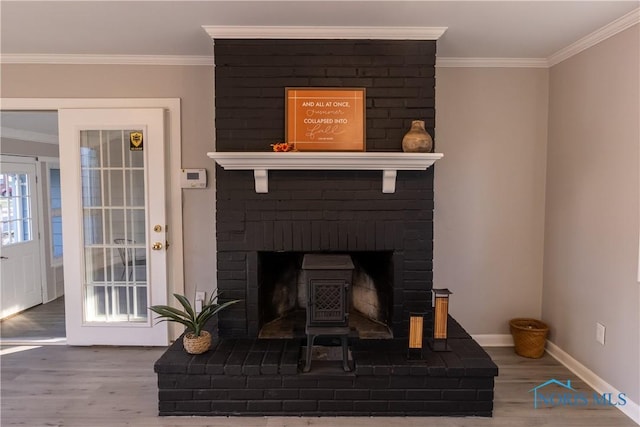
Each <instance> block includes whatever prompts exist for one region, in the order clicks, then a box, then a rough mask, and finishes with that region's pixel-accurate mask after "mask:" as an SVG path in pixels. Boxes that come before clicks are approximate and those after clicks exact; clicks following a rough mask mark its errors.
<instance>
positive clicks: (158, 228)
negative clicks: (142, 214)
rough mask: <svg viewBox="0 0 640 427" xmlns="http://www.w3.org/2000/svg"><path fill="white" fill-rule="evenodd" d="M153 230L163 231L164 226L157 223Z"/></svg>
mask: <svg viewBox="0 0 640 427" xmlns="http://www.w3.org/2000/svg"><path fill="white" fill-rule="evenodd" d="M153 231H155V232H156V233H159V232H161V231H162V226H161V225H160V224H156V225H155V226H154V227H153Z"/></svg>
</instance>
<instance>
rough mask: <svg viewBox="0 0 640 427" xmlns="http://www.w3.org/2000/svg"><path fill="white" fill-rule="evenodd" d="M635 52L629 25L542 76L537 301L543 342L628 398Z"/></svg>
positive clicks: (634, 252)
mask: <svg viewBox="0 0 640 427" xmlns="http://www.w3.org/2000/svg"><path fill="white" fill-rule="evenodd" d="M639 52H640V31H639V26H638V25H636V26H635V27H632V28H630V29H628V30H626V31H624V32H622V33H620V34H618V35H616V36H614V37H611V38H610V39H608V40H605V41H603V42H601V43H600V44H598V45H596V46H594V47H592V48H590V49H588V50H586V51H584V52H582V53H580V54H578V55H576V56H574V57H572V58H570V59H568V60H566V61H564V62H562V63H560V64H558V65H556V66H554V67H553V68H552V69H551V71H550V92H549V93H550V95H549V97H550V104H549V143H548V153H549V156H548V167H547V199H546V229H545V258H544V291H543V304H542V315H543V318H544V319H545V320H546V321H548V322H549V323H550V325H551V328H552V330H551V336H550V339H551V340H552V341H553V342H554V343H555V344H557V345H558V346H559V347H560V348H562V349H563V350H564V351H566V352H568V353H569V354H571V355H572V356H573V357H574V358H575V359H577V360H578V361H579V362H581V363H582V364H584V365H585V366H587V367H588V368H589V369H591V370H592V371H594V372H596V373H597V374H598V375H599V376H600V377H601V378H603V379H604V380H605V381H607V382H609V383H610V384H611V385H613V386H614V387H616V388H617V389H618V390H620V391H622V392H625V393H628V395H629V396H630V397H631V399H633V400H634V401H635V402H639V401H640V390H639V387H640V372H639V368H638V365H639V361H640V352H639V349H640V341H639V340H640V338H639V332H638V331H639V326H640V318H639V314H638V313H639V312H640V284H639V283H638V282H637V272H638V233H639V219H638V216H639V213H638V205H639V193H640V188H639V186H640V177H639V171H640V165H639V163H638V162H639V158H640V89H639V81H640V66H639V63H640V57H639ZM596 322H601V323H602V324H604V325H605V326H606V344H605V346H601V345H600V344H598V343H597V342H596V340H595V335H596Z"/></svg>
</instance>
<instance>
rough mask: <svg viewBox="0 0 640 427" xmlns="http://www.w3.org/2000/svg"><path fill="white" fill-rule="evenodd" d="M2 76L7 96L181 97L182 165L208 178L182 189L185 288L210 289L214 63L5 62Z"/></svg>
mask: <svg viewBox="0 0 640 427" xmlns="http://www.w3.org/2000/svg"><path fill="white" fill-rule="evenodd" d="M0 79H1V80H0V85H1V87H2V96H3V97H6V98H180V99H181V109H182V165H183V167H189V168H206V169H207V170H208V174H209V177H210V180H209V187H208V188H207V189H205V190H184V191H183V222H184V226H183V233H184V270H185V292H186V293H187V295H190V296H193V293H194V291H195V287H196V285H197V286H198V288H199V289H202V290H206V291H210V290H213V288H214V283H215V235H214V229H213V221H214V212H213V207H214V201H215V192H214V187H213V182H212V181H213V179H212V177H213V176H214V173H213V172H214V164H213V161H211V159H209V158H208V157H207V156H206V153H207V152H208V151H213V147H214V142H213V141H214V134H213V125H214V123H213V66H211V67H207V66H136V65H133V66H128V65H7V64H3V65H2V73H1V76H0ZM60 155H65V153H60ZM170 286H171V284H170Z"/></svg>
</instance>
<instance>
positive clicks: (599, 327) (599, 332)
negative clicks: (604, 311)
mask: <svg viewBox="0 0 640 427" xmlns="http://www.w3.org/2000/svg"><path fill="white" fill-rule="evenodd" d="M604 332H605V327H604V325H603V324H601V323H596V341H598V342H599V343H600V344H602V345H604Z"/></svg>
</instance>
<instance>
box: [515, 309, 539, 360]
mask: <svg viewBox="0 0 640 427" xmlns="http://www.w3.org/2000/svg"><path fill="white" fill-rule="evenodd" d="M509 327H510V329H511V335H512V336H513V343H514V344H515V350H516V353H517V354H519V355H520V356H523V357H529V358H532V359H539V358H541V357H542V355H543V354H544V346H545V344H546V342H547V335H548V334H549V326H547V325H546V323H544V322H542V321H540V320H536V319H527V318H518V319H511V321H510V322H509Z"/></svg>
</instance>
